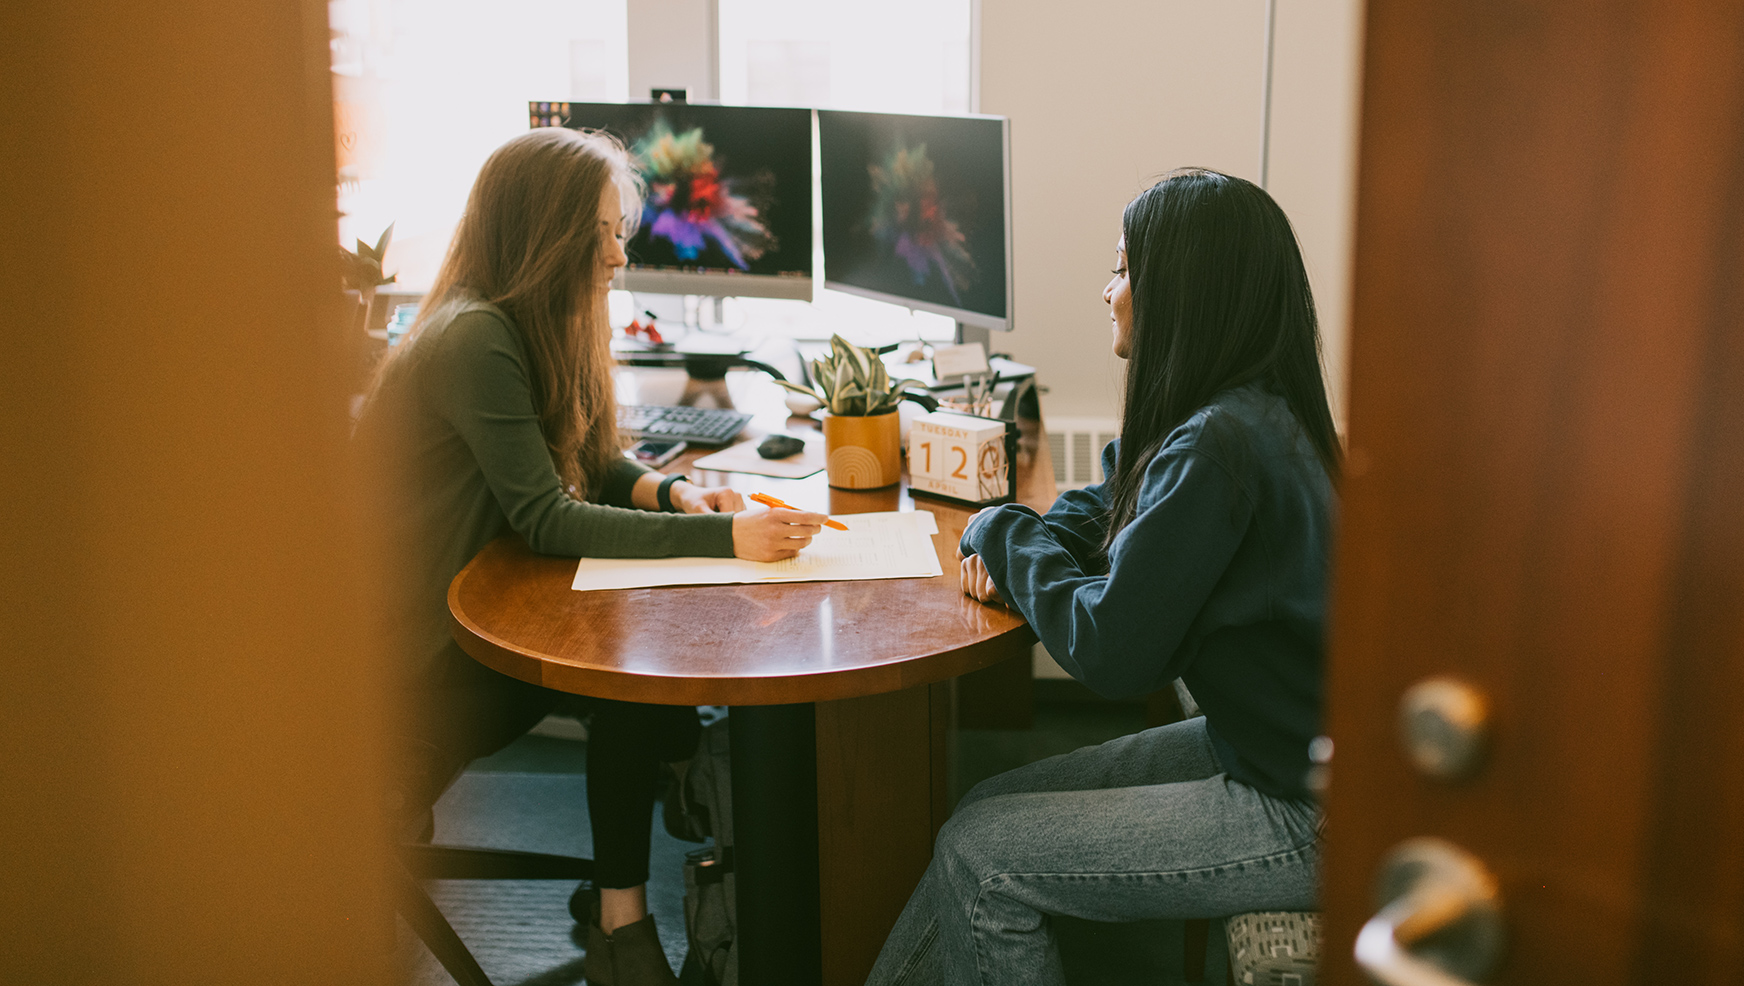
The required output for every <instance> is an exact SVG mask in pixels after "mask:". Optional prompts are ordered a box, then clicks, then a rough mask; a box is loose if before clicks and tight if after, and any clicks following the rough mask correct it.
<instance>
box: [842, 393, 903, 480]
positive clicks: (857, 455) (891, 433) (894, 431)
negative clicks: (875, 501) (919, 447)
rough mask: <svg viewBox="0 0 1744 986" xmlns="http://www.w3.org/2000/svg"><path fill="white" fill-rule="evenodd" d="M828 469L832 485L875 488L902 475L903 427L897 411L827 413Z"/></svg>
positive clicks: (898, 478)
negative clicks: (858, 413) (863, 413)
mask: <svg viewBox="0 0 1744 986" xmlns="http://www.w3.org/2000/svg"><path fill="white" fill-rule="evenodd" d="M824 456H825V467H824V471H825V472H826V474H827V475H828V476H829V481H830V485H831V486H834V487H836V488H838V489H844V490H872V489H878V488H879V487H881V486H890V485H892V484H894V483H896V481H897V480H900V479H901V478H902V428H901V425H900V424H899V423H898V420H897V415H896V412H895V411H886V412H884V413H883V414H869V415H865V416H860V415H853V414H825V415H824Z"/></svg>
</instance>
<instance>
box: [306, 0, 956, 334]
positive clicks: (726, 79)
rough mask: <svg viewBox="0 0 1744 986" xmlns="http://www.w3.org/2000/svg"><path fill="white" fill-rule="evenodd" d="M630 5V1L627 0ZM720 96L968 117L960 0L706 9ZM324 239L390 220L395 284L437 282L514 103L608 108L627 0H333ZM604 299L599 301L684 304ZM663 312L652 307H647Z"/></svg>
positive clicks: (753, 2) (760, 304)
mask: <svg viewBox="0 0 1744 986" xmlns="http://www.w3.org/2000/svg"><path fill="white" fill-rule="evenodd" d="M628 2H631V3H633V2H636V0H628ZM717 2H718V4H719V20H718V22H719V26H720V35H719V38H720V52H719V59H718V64H719V66H720V73H721V75H720V94H721V101H722V102H724V103H733V104H744V105H785V106H815V107H824V108H837V109H855V110H872V111H883V112H896V113H963V112H967V111H968V110H969V109H971V105H970V103H971V91H970V51H971V48H970V46H971V40H970V35H971V30H970V2H969V0H881V2H880V3H878V4H875V5H874V4H867V3H864V2H863V0H854V2H849V0H717ZM328 12H329V17H330V20H331V27H332V54H333V73H334V77H333V81H334V101H335V114H336V117H337V124H338V130H339V142H340V148H339V158H340V179H341V181H340V189H339V206H340V210H341V212H342V214H343V215H342V218H341V220H340V229H339V232H340V241H341V242H342V243H345V244H350V243H351V242H352V241H353V240H354V239H362V240H365V241H368V242H371V243H373V242H375V240H376V238H377V237H378V236H379V235H380V233H381V231H382V230H383V229H384V228H386V227H387V225H388V224H389V223H393V224H394V238H393V245H392V247H391V249H390V252H389V255H388V260H387V263H386V264H385V265H384V266H385V269H386V270H387V271H388V272H389V273H398V275H399V281H398V285H397V287H399V288H401V289H409V290H418V289H421V288H423V287H425V286H427V285H428V284H429V283H430V282H431V281H432V280H433V279H434V277H435V274H436V269H437V267H438V266H439V265H440V264H441V261H442V254H443V251H444V250H445V249H446V247H447V245H448V240H449V237H450V236H451V235H452V234H453V230H454V224H455V222H456V221H457V220H458V218H459V216H460V212H461V209H462V208H463V206H464V205H465V202H466V193H467V190H468V189H469V188H470V187H471V185H472V180H473V178H474V176H475V175H476V174H477V173H478V169H479V166H480V165H482V164H483V163H484V159H485V158H486V157H487V156H489V154H490V152H491V151H492V150H493V149H495V148H496V147H497V146H498V145H499V144H501V143H502V142H503V141H505V140H507V139H509V138H510V137H513V136H514V135H515V134H518V133H521V132H523V131H525V130H526V129H527V109H526V107H527V102H528V101H529V100H544V99H550V100H563V99H568V100H581V101H590V100H592V101H618V100H624V99H627V98H630V97H632V96H637V97H645V96H646V93H636V94H632V93H630V92H629V81H628V80H629V64H630V59H631V58H632V57H633V55H634V52H633V50H632V48H631V39H630V38H629V33H628V22H629V18H628V8H627V7H626V0H498V2H495V3H491V4H480V3H477V2H475V0H331V2H330V3H329V5H328ZM814 298H815V300H814V301H813V302H812V303H810V304H807V303H804V302H791V301H775V300H767V299H753V298H746V299H734V300H729V301H728V302H727V303H726V305H725V310H724V311H723V315H724V316H725V321H726V322H727V324H728V325H735V324H737V325H746V326H754V327H755V329H756V330H757V331H759V332H764V333H767V334H770V335H785V336H791V337H794V338H824V337H827V336H828V335H829V334H830V333H831V332H833V331H844V332H845V334H849V335H855V336H861V337H864V338H867V339H869V340H870V339H900V338H910V339H912V338H926V339H942V338H948V337H949V336H950V334H951V332H952V330H953V323H952V322H951V321H950V320H949V319H946V318H942V317H940V316H934V315H928V314H924V313H912V312H910V311H908V310H907V309H904V308H900V307H896V306H892V305H886V304H882V303H879V302H874V301H869V300H866V299H862V298H858V297H853V296H849V295H843V294H838V293H836V292H833V291H825V290H823V289H822V288H821V282H820V287H819V288H818V289H817V290H816V291H815V292H814ZM645 300H646V301H647V302H648V303H647V304H644V303H643V302H644V299H642V298H636V299H631V298H628V297H625V298H616V299H614V305H613V309H614V311H618V312H639V311H640V310H641V309H642V308H645V307H658V308H664V309H669V310H671V309H675V308H682V309H684V310H689V311H694V310H696V309H697V305H696V303H695V301H694V300H691V301H690V302H689V303H688V305H682V304H678V299H654V298H649V299H645ZM662 302H663V303H662Z"/></svg>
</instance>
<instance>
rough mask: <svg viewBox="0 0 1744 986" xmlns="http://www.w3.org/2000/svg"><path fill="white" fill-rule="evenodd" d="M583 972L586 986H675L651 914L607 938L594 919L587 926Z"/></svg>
mask: <svg viewBox="0 0 1744 986" xmlns="http://www.w3.org/2000/svg"><path fill="white" fill-rule="evenodd" d="M582 971H583V973H584V974H585V975H586V976H587V984H588V986H678V977H677V976H674V975H673V974H672V967H671V966H669V965H667V964H666V952H665V950H664V949H662V948H661V947H660V935H659V934H658V933H657V932H656V931H655V930H654V915H652V914H650V915H648V916H647V917H645V918H643V919H642V920H640V921H637V922H636V923H635V924H626V925H624V926H623V927H622V928H619V929H618V930H616V931H614V932H612V933H611V934H609V935H608V934H606V933H605V932H604V931H601V930H600V926H599V921H598V920H597V919H596V920H595V921H594V922H593V923H591V924H589V925H588V927H587V958H586V960H585V961H584V962H583V964H582Z"/></svg>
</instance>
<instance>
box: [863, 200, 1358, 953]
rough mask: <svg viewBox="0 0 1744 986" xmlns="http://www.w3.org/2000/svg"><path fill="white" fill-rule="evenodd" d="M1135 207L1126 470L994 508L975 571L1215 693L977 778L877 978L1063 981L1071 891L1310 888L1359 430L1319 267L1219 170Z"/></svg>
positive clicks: (1180, 910)
mask: <svg viewBox="0 0 1744 986" xmlns="http://www.w3.org/2000/svg"><path fill="white" fill-rule="evenodd" d="M1122 231H1123V236H1122V238H1121V240H1120V243H1119V244H1118V246H1117V253H1116V256H1117V261H1116V266H1115V270H1114V278H1113V279H1112V280H1111V281H1110V282H1109V283H1108V287H1107V288H1106V289H1105V290H1104V292H1103V298H1104V299H1105V300H1106V301H1107V302H1108V305H1109V308H1110V310H1111V318H1112V322H1113V334H1114V352H1115V354H1116V355H1118V356H1120V357H1121V358H1123V359H1126V360H1128V361H1129V365H1128V368H1127V378H1126V397H1125V408H1124V420H1123V422H1122V426H1121V433H1120V439H1119V440H1118V441H1117V442H1114V443H1111V444H1110V445H1109V447H1108V448H1107V449H1106V450H1105V451H1104V452H1103V466H1104V474H1105V475H1106V476H1107V477H1109V478H1108V481H1107V482H1105V483H1104V484H1102V485H1100V486H1092V487H1089V488H1087V489H1082V490H1072V491H1068V492H1066V493H1064V494H1062V495H1061V497H1060V498H1059V500H1058V501H1057V502H1056V504H1055V505H1054V507H1053V508H1052V509H1050V510H1049V511H1048V513H1047V514H1046V515H1039V514H1037V513H1036V512H1034V511H1033V510H1030V509H1028V508H1026V507H1023V506H1020V505H1015V504H1008V505H1005V506H1001V507H996V508H993V509H990V510H986V511H983V512H981V513H980V514H978V515H977V516H976V517H975V518H974V519H973V520H972V521H971V523H970V524H969V526H968V529H967V530H966V531H965V533H964V535H963V539H962V542H961V551H962V553H963V554H964V556H965V557H964V558H963V562H962V570H961V573H960V575H961V579H962V583H963V589H964V591H965V592H967V593H968V594H969V595H971V596H974V597H975V598H977V599H980V600H982V601H984V602H1002V603H1004V604H1005V605H1009V606H1012V607H1014V608H1016V609H1017V610H1018V611H1020V612H1021V613H1023V615H1024V616H1025V618H1027V619H1028V620H1029V622H1030V625H1031V626H1033V627H1034V628H1035V631H1036V633H1037V634H1038V635H1039V636H1040V637H1041V640H1042V642H1043V643H1044V644H1045V645H1046V646H1047V648H1048V651H1049V653H1051V654H1052V655H1054V657H1055V658H1056V659H1057V660H1058V661H1059V663H1060V665H1061V666H1062V667H1064V668H1065V669H1066V670H1067V671H1069V672H1070V673H1071V674H1072V676H1073V677H1075V678H1077V679H1078V680H1079V681H1082V682H1083V683H1085V684H1086V685H1088V686H1090V687H1091V688H1093V689H1095V690H1096V691H1098V692H1100V693H1102V694H1104V695H1107V696H1111V697H1115V696H1131V695H1142V694H1145V693H1147V692H1151V691H1154V690H1156V689H1158V688H1161V687H1164V686H1165V685H1167V683H1168V682H1170V681H1171V680H1173V679H1174V678H1177V677H1179V678H1183V679H1184V680H1185V681H1186V683H1187V685H1188V687H1189V689H1190V690H1191V692H1192V694H1193V696H1194V697H1195V699H1196V700H1197V701H1198V703H1199V705H1200V706H1201V708H1203V710H1204V712H1205V715H1204V716H1203V717H1202V718H1194V719H1190V720H1188V721H1186V722H1180V723H1175V724H1174V725H1170V726H1163V727H1160V728H1157V729H1150V730H1146V731H1144V732H1141V733H1137V734H1134V735H1132V736H1126V737H1123V738H1121V739H1117V740H1113V741H1111V742H1108V743H1104V744H1102V745H1100V746H1094V747H1087V748H1085V749H1082V750H1079V751H1077V752H1075V753H1069V754H1066V755H1064V756H1058V757H1053V758H1051V759H1048V760H1043V761H1041V762H1038V763H1034V764H1030V765H1029V766H1027V767H1022V768H1019V769H1017V770H1014V771H1011V772H1009V773H1005V774H1001V775H999V776H997V777H994V778H992V779H990V780H988V781H985V782H983V783H982V784H979V785H977V786H976V787H975V788H974V789H973V790H971V791H970V792H969V794H968V795H967V796H966V797H965V798H964V799H963V801H962V803H961V804H960V805H958V807H957V811H956V814H955V815H954V816H953V817H952V818H951V820H950V821H949V822H948V823H947V824H946V825H945V827H944V829H943V830H942V831H941V832H940V834H939V839H938V844H937V847H936V851H935V852H934V855H933V862H932V865H931V866H930V867H929V868H928V870H927V872H926V875H925V877H924V878H923V879H922V881H921V885H920V887H919V888H918V889H917V890H916V891H915V894H914V896H913V898H912V899H910V901H909V903H908V907H907V908H906V909H905V910H904V911H903V914H902V917H901V919H900V920H899V921H898V923H897V926H896V928H895V930H894V931H893V932H892V933H891V935H890V939H889V940H888V941H887V942H886V943H885V946H884V950H883V952H882V954H880V956H879V959H878V964H877V966H876V967H875V968H874V970H873V973H872V977H871V980H870V982H872V983H875V984H880V986H883V984H891V983H911V984H922V983H950V984H953V986H955V984H968V983H975V984H988V986H991V984H1009V983H1018V982H1030V983H1048V984H1054V983H1061V982H1063V979H1062V975H1061V968H1060V960H1059V954H1058V951H1057V949H1056V948H1055V945H1054V938H1053V934H1052V932H1051V929H1050V924H1049V918H1050V917H1051V916H1055V915H1070V916H1074V917H1080V918H1086V919H1090V920H1096V921H1135V920H1141V919H1149V918H1174V919H1184V918H1209V917H1221V916H1225V915H1229V914H1235V913H1239V912H1243V911H1253V910H1302V909H1309V908H1312V907H1313V906H1314V902H1315V898H1316V876H1317V870H1318V864H1319V849H1318V847H1317V843H1316V838H1317V835H1318V829H1319V824H1320V814H1319V809H1318V807H1317V806H1316V804H1315V801H1314V799H1313V795H1312V789H1311V780H1310V771H1311V769H1312V767H1313V764H1312V763H1311V759H1312V758H1311V756H1310V751H1311V747H1313V746H1314V745H1315V741H1316V738H1317V736H1318V735H1319V732H1320V702H1321V657H1322V647H1323V645H1322V637H1323V634H1324V628H1325V611H1326V600H1325V595H1326V574H1327V553H1328V548H1329V546H1330V543H1331V534H1332V531H1331V528H1332V519H1333V516H1332V515H1333V508H1334V494H1333V480H1334V478H1335V477H1336V476H1337V474H1338V464H1339V446H1338V439H1337V436H1336V434H1335V433H1334V431H1333V425H1332V416H1331V413H1330V411H1329V410H1328V406H1327V400H1326V390H1325V386H1324V384H1323V382H1322V376H1321V365H1320V344H1319V330H1318V327H1317V323H1316V319H1315V314H1314V302H1313V298H1312V297H1311V295H1310V293H1309V288H1308V277H1307V272H1306V271H1305V269H1304V267H1303V264H1302V257H1301V253H1300V251H1299V249H1298V247H1297V244H1296V238H1295V234H1294V232H1293V231H1292V230H1291V228H1290V223H1289V220H1288V219H1286V218H1285V216H1284V213H1283V211H1282V210H1281V209H1279V208H1278V206H1277V203H1275V202H1273V201H1272V199H1271V197H1270V196H1268V195H1267V194H1266V193H1265V192H1264V191H1262V190H1261V189H1259V188H1258V187H1256V186H1254V185H1252V184H1251V183H1249V182H1246V181H1243V180H1241V179H1239V178H1232V177H1229V176H1227V175H1222V174H1218V173H1216V172H1212V171H1205V170H1199V169H1190V170H1183V171H1177V172H1173V173H1171V174H1169V175H1167V176H1166V177H1164V178H1163V180H1161V181H1160V182H1158V183H1157V184H1156V185H1154V186H1153V187H1151V188H1150V189H1148V190H1146V191H1145V192H1144V193H1142V194H1140V195H1139V196H1138V197H1137V198H1136V199H1134V200H1133V201H1132V202H1131V203H1130V204H1129V205H1128V206H1127V208H1126V214H1125V216H1124V219H1123V222H1122ZM1322 745H1324V741H1322ZM1314 752H1315V753H1316V754H1319V753H1322V752H1323V751H1321V750H1319V749H1316V750H1314Z"/></svg>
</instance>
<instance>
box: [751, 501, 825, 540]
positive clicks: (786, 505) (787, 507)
mask: <svg viewBox="0 0 1744 986" xmlns="http://www.w3.org/2000/svg"><path fill="white" fill-rule="evenodd" d="M751 499H753V500H756V501H757V502H758V503H761V504H763V505H764V506H765V507H780V508H782V509H784V510H798V509H799V508H798V507H796V506H794V505H793V504H791V503H783V502H781V501H780V500H777V499H775V498H774V497H772V496H770V495H769V494H767V493H753V494H751ZM824 526H825V527H833V528H835V529H836V530H838V531H845V530H847V529H848V525H846V524H844V523H842V522H841V521H839V520H826V521H824Z"/></svg>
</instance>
